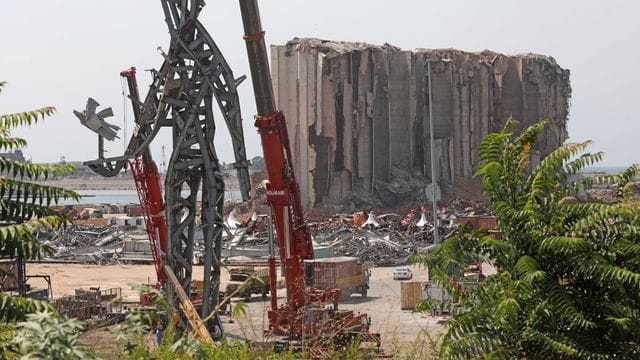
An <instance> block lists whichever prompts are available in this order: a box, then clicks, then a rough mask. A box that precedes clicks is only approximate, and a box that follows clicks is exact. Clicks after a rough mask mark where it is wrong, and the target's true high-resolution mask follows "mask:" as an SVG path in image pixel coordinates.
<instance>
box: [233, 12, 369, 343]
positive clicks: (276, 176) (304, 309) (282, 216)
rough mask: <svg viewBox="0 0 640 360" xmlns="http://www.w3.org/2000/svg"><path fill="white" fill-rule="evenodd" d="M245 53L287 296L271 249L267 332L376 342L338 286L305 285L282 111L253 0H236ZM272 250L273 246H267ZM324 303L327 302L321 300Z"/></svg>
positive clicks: (304, 237)
mask: <svg viewBox="0 0 640 360" xmlns="http://www.w3.org/2000/svg"><path fill="white" fill-rule="evenodd" d="M240 10H241V13H242V20H243V23H244V31H245V36H244V39H245V41H246V46H247V53H248V56H249V65H250V67H251V77H252V81H253V89H254V95H255V100H256V106H257V110H258V114H257V115H256V117H255V119H256V121H255V126H256V127H257V128H258V132H259V133H260V137H261V140H262V149H263V153H264V161H265V167H266V170H267V174H268V183H267V202H268V203H269V204H270V205H271V212H272V219H273V222H274V223H275V227H276V234H277V237H278V246H279V250H280V263H281V264H282V266H283V270H284V277H285V283H286V288H287V302H286V303H285V304H282V305H281V306H278V304H277V297H276V271H275V259H274V258H273V255H272V256H271V259H270V261H269V267H270V273H271V275H270V276H271V278H270V281H271V284H270V285H271V310H269V312H268V316H269V332H270V333H272V334H276V335H286V336H288V337H289V339H290V340H302V339H304V340H305V341H309V339H312V340H311V341H312V342H313V343H315V344H316V345H317V346H316V347H319V348H322V347H323V346H329V345H330V343H331V342H333V343H334V344H335V343H337V342H340V341H341V340H344V341H348V340H349V339H350V338H351V337H353V336H358V337H360V339H361V340H362V341H373V342H375V343H376V344H377V346H378V347H379V346H380V335H379V334H370V333H369V322H370V321H369V317H368V316H367V315H366V314H355V313H354V312H353V311H345V310H342V311H341V310H338V299H339V297H340V290H339V289H334V290H326V291H325V290H318V289H306V290H305V285H304V267H303V261H304V260H307V259H313V244H312V241H311V233H310V231H309V228H308V227H307V225H306V224H305V221H304V214H303V211H302V204H301V200H300V189H299V188H298V183H297V181H296V178H295V174H294V173H293V166H292V157H291V149H290V145H289V136H288V134H287V126H286V120H285V116H284V114H283V113H282V112H281V111H278V110H277V109H276V106H275V102H274V97H273V88H272V82H271V75H270V72H269V62H268V56H267V50H266V46H265V42H264V34H265V32H264V31H263V29H262V24H261V21H260V14H259V10H258V4H257V0H240ZM272 254H273V252H272ZM327 304H329V305H327Z"/></svg>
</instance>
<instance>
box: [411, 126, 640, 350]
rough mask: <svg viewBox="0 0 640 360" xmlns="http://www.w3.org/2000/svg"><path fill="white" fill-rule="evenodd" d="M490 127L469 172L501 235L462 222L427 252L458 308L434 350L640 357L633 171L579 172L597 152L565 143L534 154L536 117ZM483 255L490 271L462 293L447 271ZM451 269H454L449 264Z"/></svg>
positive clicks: (638, 230) (639, 246) (639, 250)
mask: <svg viewBox="0 0 640 360" xmlns="http://www.w3.org/2000/svg"><path fill="white" fill-rule="evenodd" d="M513 124H514V121H512V120H511V119H509V121H507V124H506V126H505V128H504V129H503V130H502V131H501V132H499V133H494V134H490V135H488V136H487V137H486V138H485V139H484V140H483V142H482V144H481V146H480V160H481V161H480V166H479V168H478V170H477V176H479V177H480V178H481V179H482V181H483V184H484V187H485V189H486V191H487V193H488V194H489V196H490V197H491V208H492V210H493V212H494V214H495V215H496V217H497V221H498V224H499V226H500V228H501V229H502V239H500V240H496V239H494V238H492V237H490V236H488V234H487V233H486V232H478V231H470V230H469V229H468V228H466V227H465V228H463V229H461V231H460V232H459V234H458V235H457V236H455V237H452V238H450V239H448V240H447V241H445V242H444V243H443V244H442V246H441V247H440V248H438V249H437V250H436V251H435V252H434V253H433V254H432V255H430V256H427V257H426V258H425V259H423V260H424V262H425V263H426V265H427V266H428V267H429V270H430V272H431V273H432V275H433V277H434V279H435V280H436V281H439V282H441V283H443V284H444V285H445V286H447V287H448V288H449V290H450V291H451V292H454V293H455V294H456V295H457V296H458V297H459V301H460V304H461V306H462V309H463V310H462V312H461V313H459V314H458V315H455V316H454V317H453V318H452V319H451V320H450V321H449V324H448V331H447V333H446V335H445V336H444V338H443V343H442V348H441V354H440V355H441V357H443V358H460V359H462V358H465V359H466V358H478V357H487V358H528V359H570V358H571V359H573V358H584V359H608V358H615V359H623V358H630V359H631V358H634V359H637V358H640V340H639V339H640V206H639V205H638V203H634V202H631V201H627V199H626V198H625V196H626V195H628V193H629V191H624V189H629V188H630V187H629V184H630V183H631V182H632V181H633V178H634V176H635V175H636V174H637V173H638V170H639V167H638V166H637V165H634V166H632V167H630V168H629V169H628V170H626V171H625V172H623V173H621V174H618V175H612V176H600V177H596V178H591V179H584V178H581V177H578V176H574V175H576V174H577V173H578V172H580V170H581V169H583V168H584V167H585V166H589V165H591V164H593V163H596V162H598V161H600V160H601V159H602V158H603V154H602V153H600V152H597V153H586V152H584V151H585V150H586V148H587V147H588V145H589V144H590V142H589V141H587V142H583V143H566V144H564V145H562V146H561V147H560V148H558V149H557V150H555V151H554V152H552V153H551V154H549V155H548V156H547V157H546V158H544V159H543V160H542V161H541V162H540V163H539V164H536V165H534V166H532V164H530V158H531V157H530V153H531V150H532V148H533V146H534V144H535V141H536V138H537V136H538V134H539V133H540V132H541V131H542V130H543V128H544V125H545V122H544V121H543V122H539V123H537V124H535V125H533V126H531V127H528V128H526V129H525V130H524V131H523V132H522V133H521V134H520V135H518V136H517V137H515V136H513V135H512V134H511V133H509V129H510V128H511V127H512V126H513ZM596 183H599V184H608V185H611V186H614V187H615V188H616V189H619V191H618V192H617V194H618V201H617V202H616V203H613V204H606V203H601V202H598V201H585V202H582V201H578V200H577V195H578V193H579V192H580V191H583V190H585V189H589V188H591V187H592V186H593V185H594V184H596ZM477 261H486V262H489V263H492V264H493V265H495V266H496V268H497V270H498V272H497V274H495V275H492V276H489V277H488V278H487V279H486V281H484V282H482V283H481V284H480V286H479V287H478V288H477V289H476V290H475V291H473V292H471V293H465V292H464V291H461V290H460V289H461V287H459V286H456V281H455V280H456V279H455V278H454V277H452V276H451V275H450V274H452V273H453V272H456V271H453V272H452V269H461V268H463V267H464V266H465V264H468V263H471V262H477ZM458 273H459V271H458Z"/></svg>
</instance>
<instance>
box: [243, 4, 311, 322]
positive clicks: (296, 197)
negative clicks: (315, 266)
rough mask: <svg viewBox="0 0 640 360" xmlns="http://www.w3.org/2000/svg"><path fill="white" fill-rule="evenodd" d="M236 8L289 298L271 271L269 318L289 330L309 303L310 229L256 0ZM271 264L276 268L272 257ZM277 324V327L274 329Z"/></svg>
mask: <svg viewBox="0 0 640 360" xmlns="http://www.w3.org/2000/svg"><path fill="white" fill-rule="evenodd" d="M240 10H241V12H242V19H243V23H244V30H245V34H246V36H245V37H244V39H245V40H246V45H247V52H248V54H249V64H250V66H251V74H252V81H253V88H254V93H255V98H256V105H257V110H258V115H256V117H255V119H256V122H255V126H256V127H257V128H258V132H259V133H260V137H261V140H262V150H263V153H264V162H265V167H266V170H267V174H268V183H267V201H268V202H269V203H270V204H271V209H272V214H273V222H274V223H275V227H276V234H277V236H278V248H279V249H280V264H282V266H283V270H284V277H285V283H286V288H287V303H286V304H285V305H283V306H282V307H281V308H278V307H277V302H276V296H275V286H273V285H274V284H273V282H274V281H273V280H275V276H274V275H272V295H271V299H272V301H271V311H269V323H270V326H271V328H272V329H274V330H276V331H277V332H288V331H287V330H286V328H290V324H291V322H292V321H293V317H295V316H296V312H297V311H298V310H299V309H300V308H302V307H303V306H304V305H306V304H307V299H306V292H305V286H304V267H303V261H304V260H306V259H313V244H312V242H311V234H310V231H309V228H308V227H307V226H306V225H305V223H304V215H303V213H302V204H301V201H300V190H299V188H298V183H297V182H296V178H295V175H294V173H293V166H292V163H291V161H292V159H291V150H290V145H289V136H288V134H287V126H286V123H285V118H284V114H283V113H282V112H280V111H277V110H276V107H275V102H274V100H273V89H272V85H271V76H270V74H269V64H268V61H267V57H266V47H265V43H264V31H262V25H261V22H260V15H259V13H258V8H257V2H256V1H255V0H249V1H244V0H242V1H240ZM270 267H272V268H274V267H275V266H274V264H273V261H272V264H271V265H270ZM272 274H274V273H273V272H272ZM288 325H289V326H288ZM279 327H281V328H280V329H278V328H279Z"/></svg>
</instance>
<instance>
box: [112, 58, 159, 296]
mask: <svg viewBox="0 0 640 360" xmlns="http://www.w3.org/2000/svg"><path fill="white" fill-rule="evenodd" d="M120 76H122V77H124V78H126V79H127V85H128V87H129V98H130V99H131V103H132V105H133V116H134V117H135V119H136V120H138V119H139V117H140V106H139V104H140V96H139V93H138V82H137V81H136V68H135V67H130V68H129V69H127V70H124V71H122V72H121V73H120ZM136 123H138V121H136ZM129 165H130V166H131V172H132V173H133V179H134V181H135V183H136V189H137V190H138V197H139V198H140V206H141V207H142V215H143V216H144V223H145V227H146V231H147V235H148V236H149V243H150V247H151V254H152V255H153V264H154V265H155V269H156V276H157V279H158V284H157V285H158V287H160V286H162V285H164V283H165V282H166V281H167V274H166V273H165V271H164V268H163V266H162V265H163V264H162V262H163V259H164V257H165V254H166V253H167V222H166V218H165V213H164V210H165V208H164V200H163V197H162V187H161V185H160V184H161V182H160V173H159V172H158V166H157V165H156V162H155V161H153V158H152V157H151V151H150V150H149V148H148V147H147V148H146V149H145V150H144V152H143V153H142V156H138V157H136V158H134V159H133V160H130V161H129Z"/></svg>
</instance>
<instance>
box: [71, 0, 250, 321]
mask: <svg viewBox="0 0 640 360" xmlns="http://www.w3.org/2000/svg"><path fill="white" fill-rule="evenodd" d="M160 2H161V5H162V9H163V11H164V15H165V21H166V23H167V25H168V27H169V33H170V35H171V43H170V47H169V49H168V51H166V52H163V51H162V50H160V53H161V55H162V57H163V58H164V63H163V64H162V66H161V67H160V69H159V70H157V71H152V75H153V82H152V84H151V85H150V87H149V90H148V93H147V96H146V98H145V99H144V100H141V99H139V96H138V94H137V85H136V86H135V87H132V86H131V84H130V94H129V97H130V98H131V101H132V103H134V107H133V112H134V117H135V122H136V125H135V130H134V132H133V135H132V137H131V139H130V141H129V144H128V146H127V148H126V151H125V153H124V154H123V155H122V156H117V157H111V158H105V156H104V140H103V137H106V136H104V135H105V134H101V132H98V134H99V136H98V159H96V160H93V161H89V162H87V163H86V164H87V165H88V166H89V167H90V168H91V169H92V170H93V171H94V172H96V173H98V174H100V175H102V176H106V177H112V176H115V175H117V174H119V173H120V171H121V170H122V169H123V168H124V167H125V166H127V165H126V164H127V163H128V162H129V161H134V160H135V159H137V158H141V157H143V156H145V154H147V153H148V152H149V150H148V147H149V144H150V143H151V141H153V139H154V137H155V136H156V134H157V133H158V131H159V130H160V128H161V127H171V128H172V131H173V152H172V154H171V157H170V160H169V163H168V167H167V171H166V178H165V184H164V188H165V202H166V207H165V208H166V213H165V216H166V224H167V231H168V236H167V239H168V244H167V251H166V254H164V256H166V262H167V263H168V264H169V265H170V267H171V268H172V269H173V272H174V273H175V274H176V276H177V278H178V280H179V281H180V283H181V285H182V288H183V289H184V290H185V292H186V293H187V294H188V293H189V291H190V286H191V281H192V277H193V272H192V263H193V261H192V260H193V255H194V235H195V233H196V231H202V233H203V236H204V247H205V249H204V279H203V280H204V282H203V301H202V305H201V307H200V315H201V316H202V317H205V316H207V315H209V312H211V311H212V309H214V308H215V306H216V305H217V304H218V301H219V299H218V292H219V286H220V267H221V264H220V257H221V247H222V244H221V241H222V232H223V226H224V225H223V221H224V220H223V213H222V206H223V201H224V193H225V192H224V181H223V178H222V169H221V168H220V164H219V161H218V156H217V153H216V149H215V147H214V143H213V140H214V135H215V131H216V126H215V122H214V115H213V110H214V106H215V105H214V101H215V103H217V105H218V107H219V109H220V111H221V113H222V115H223V117H224V120H225V123H226V125H227V127H228V129H229V132H230V134H231V138H232V145H233V151H234V155H235V159H236V163H235V164H234V166H235V168H236V169H237V174H238V179H239V184H240V191H241V194H242V197H243V200H247V199H248V197H249V195H248V194H249V187H250V184H249V173H248V168H247V166H248V165H249V162H248V161H247V160H246V153H245V146H244V135H243V131H242V121H241V114H240V106H239V99H238V94H237V91H236V88H237V86H238V85H239V84H240V83H241V82H242V81H243V80H244V79H245V77H244V76H243V77H240V78H238V79H236V78H234V77H233V72H232V71H231V68H230V67H229V65H228V64H227V62H226V60H225V59H224V57H223V55H222V53H221V52H220V50H219V49H218V47H217V45H216V43H215V42H214V40H213V38H212V37H211V36H210V35H209V34H208V32H207V30H206V29H205V27H204V26H203V25H202V23H200V21H198V15H199V14H200V12H201V10H202V8H203V7H204V6H205V3H204V1H202V0H181V1H180V0H161V1H160ZM123 76H124V75H123ZM134 79H135V78H134ZM134 81H135V80H134ZM131 88H133V91H132V90H131ZM90 102H91V101H90ZM94 102H95V101H94ZM91 103H92V104H93V102H91ZM135 104H137V106H135ZM96 106H97V103H96ZM89 110H92V112H91V114H82V113H77V114H76V115H84V121H83V118H82V117H80V116H79V118H80V120H81V121H83V124H84V123H85V122H87V120H88V119H87V117H88V116H91V115H95V110H96V109H95V106H93V105H92V109H88V110H86V111H85V112H87V111H89ZM98 114H101V113H100V112H98ZM102 115H103V117H104V115H108V114H106V113H102ZM94 117H96V118H97V119H98V120H101V122H102V123H104V119H103V118H101V117H99V116H94ZM98 125H102V124H98ZM86 126H87V127H89V126H88V125H86ZM94 127H95V126H94ZM102 127H104V126H102ZM102 127H101V128H102ZM90 128H91V129H93V128H92V127H90ZM93 130H94V131H96V129H93ZM96 132H97V131H96ZM103 132H104V131H103ZM109 135H111V134H109ZM107 138H108V137H107ZM111 138H113V137H111ZM198 195H200V196H198ZM198 201H201V216H200V218H199V219H197V215H196V204H197V202H198ZM167 288H168V289H167V292H168V298H169V300H170V301H171V302H172V304H173V305H177V304H178V301H177V299H176V294H175V289H172V287H171V286H167ZM212 321H213V322H212V323H209V324H208V327H210V328H211V326H215V325H219V326H220V330H222V328H221V325H220V324H219V320H217V317H214V318H213V320H212ZM216 323H217V324H216Z"/></svg>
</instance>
